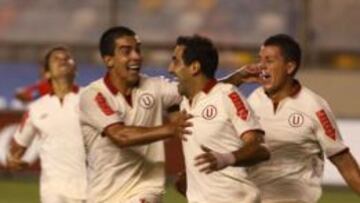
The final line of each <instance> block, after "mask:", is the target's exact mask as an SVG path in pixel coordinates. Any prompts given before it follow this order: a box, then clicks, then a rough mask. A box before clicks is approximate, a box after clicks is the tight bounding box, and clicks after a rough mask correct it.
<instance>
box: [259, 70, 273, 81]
mask: <svg viewBox="0 0 360 203" xmlns="http://www.w3.org/2000/svg"><path fill="white" fill-rule="evenodd" d="M259 77H260V78H261V79H262V80H264V81H268V80H270V78H271V75H270V73H268V72H266V71H264V70H262V71H261V72H260V74H259Z"/></svg>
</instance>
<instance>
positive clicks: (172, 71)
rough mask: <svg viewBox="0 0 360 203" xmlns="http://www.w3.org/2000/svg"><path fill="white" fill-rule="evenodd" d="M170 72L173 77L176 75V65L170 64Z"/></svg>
mask: <svg viewBox="0 0 360 203" xmlns="http://www.w3.org/2000/svg"><path fill="white" fill-rule="evenodd" d="M168 72H169V73H170V74H172V75H174V73H175V68H174V64H173V63H172V62H171V63H170V64H169V67H168Z"/></svg>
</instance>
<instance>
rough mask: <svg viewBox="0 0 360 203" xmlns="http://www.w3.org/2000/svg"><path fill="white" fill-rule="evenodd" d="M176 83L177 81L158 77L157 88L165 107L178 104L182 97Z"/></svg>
mask: <svg viewBox="0 0 360 203" xmlns="http://www.w3.org/2000/svg"><path fill="white" fill-rule="evenodd" d="M177 85H178V83H177V82H174V81H170V80H169V79H167V78H164V77H160V79H159V85H158V87H159V89H158V90H159V93H160V96H161V100H162V102H163V104H164V107H165V108H168V107H171V106H174V105H179V104H180V102H181V98H182V97H181V96H180V94H179V92H178V88H177Z"/></svg>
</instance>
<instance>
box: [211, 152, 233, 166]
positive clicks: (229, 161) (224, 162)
mask: <svg viewBox="0 0 360 203" xmlns="http://www.w3.org/2000/svg"><path fill="white" fill-rule="evenodd" d="M213 155H214V157H215V158H216V162H217V169H222V168H225V167H227V166H232V165H234V164H235V162H236V157H235V155H234V154H233V153H232V152H229V153H216V152H213Z"/></svg>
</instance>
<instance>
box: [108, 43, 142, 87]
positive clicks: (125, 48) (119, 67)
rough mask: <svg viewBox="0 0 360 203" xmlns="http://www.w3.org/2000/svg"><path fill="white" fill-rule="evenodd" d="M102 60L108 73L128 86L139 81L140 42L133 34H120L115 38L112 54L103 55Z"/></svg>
mask: <svg viewBox="0 0 360 203" xmlns="http://www.w3.org/2000/svg"><path fill="white" fill-rule="evenodd" d="M103 58H104V61H105V63H106V65H107V67H108V68H109V70H110V73H111V74H113V75H114V76H115V77H117V78H118V79H119V80H120V81H124V82H125V84H126V85H127V86H129V87H132V86H135V85H136V84H137V83H138V81H139V78H140V76H139V71H140V68H141V63H142V56H141V52H140V43H139V42H138V40H137V39H136V37H135V36H122V37H120V38H117V39H116V40H115V46H114V54H113V55H112V56H111V55H105V56H104V57H103Z"/></svg>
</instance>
